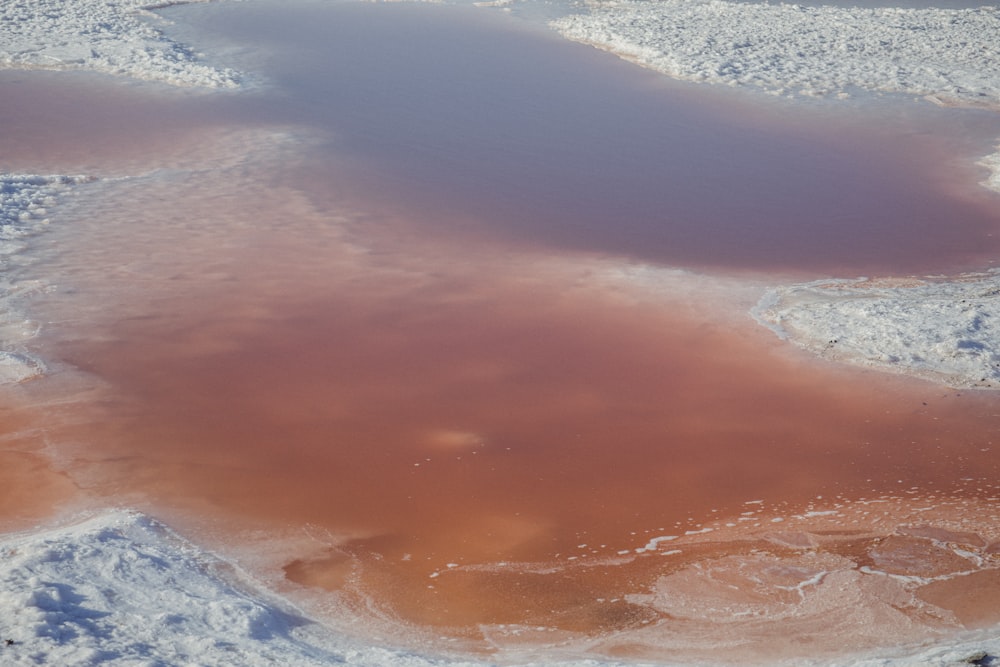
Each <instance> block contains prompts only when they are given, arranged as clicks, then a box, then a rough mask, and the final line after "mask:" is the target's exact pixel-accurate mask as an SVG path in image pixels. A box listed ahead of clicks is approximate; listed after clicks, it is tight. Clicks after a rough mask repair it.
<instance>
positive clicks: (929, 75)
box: [552, 0, 1000, 106]
mask: <svg viewBox="0 0 1000 667" xmlns="http://www.w3.org/2000/svg"><path fill="white" fill-rule="evenodd" d="M552 25H553V26H554V27H555V28H556V29H557V30H558V31H559V32H560V33H562V34H563V35H565V36H566V37H568V38H570V39H574V40H577V41H581V42H586V43H589V44H593V45H595V46H598V47H601V48H604V49H608V50H611V51H614V52H615V53H618V54H620V55H622V56H625V57H627V58H629V59H632V60H635V61H636V62H638V63H641V64H643V65H645V66H648V67H651V68H653V69H655V70H657V71H660V72H663V73H664V74H667V75H669V76H673V77H677V78H681V79H689V80H692V81H704V82H710V83H726V84H740V85H752V86H758V87H761V88H764V89H765V90H769V91H773V92H776V93H798V94H803V95H841V94H846V93H849V92H850V90H851V89H853V88H863V89H867V90H872V91H888V92H897V93H908V94H915V95H933V96H935V97H937V98H939V99H941V100H946V101H948V102H953V103H958V104H975V105H979V104H985V105H991V106H995V105H997V104H1000V80H998V78H997V77H996V74H995V73H996V70H997V66H998V62H1000V42H998V41H997V35H998V34H1000V13H998V12H997V10H996V9H995V8H991V7H981V8H979V9H959V10H948V9H900V8H878V9H866V8H859V7H853V8H838V7H809V6H804V5H798V4H784V3H782V4H765V3H736V2H722V1H719V0H708V1H700V2H699V1H691V0H660V1H658V2H645V1H639V0H625V1H622V2H610V3H597V4H596V5H595V6H594V7H593V8H592V9H591V10H590V11H589V12H588V13H586V14H579V15H572V16H567V17H563V18H561V19H558V20H556V21H554V22H553V23H552Z"/></svg>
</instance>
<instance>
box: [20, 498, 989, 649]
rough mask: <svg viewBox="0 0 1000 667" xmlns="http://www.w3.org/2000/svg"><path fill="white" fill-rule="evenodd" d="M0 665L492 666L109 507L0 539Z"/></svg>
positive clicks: (975, 645) (982, 644)
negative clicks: (347, 610) (306, 604)
mask: <svg viewBox="0 0 1000 667" xmlns="http://www.w3.org/2000/svg"><path fill="white" fill-rule="evenodd" d="M998 649H1000V642H998V641H997V640H995V639H993V640H986V639H983V638H982V637H979V638H976V639H973V638H970V639H969V640H968V641H966V642H962V643H959V644H957V645H953V646H933V645H932V646H926V647H924V648H922V649H919V650H917V651H916V652H914V653H910V654H906V655H897V656H889V657H881V658H871V659H863V660H858V661H855V662H849V663H845V662H842V661H841V662H838V663H829V662H826V661H808V660H807V661H805V662H803V661H799V662H797V663H796V664H798V665H802V664H811V665H817V666H819V665H831V666H832V664H838V665H840V667H876V666H878V667H903V666H904V665H905V666H912V665H922V666H926V667H935V666H937V667H945V666H951V665H960V664H974V663H969V662H967V660H968V659H969V658H970V657H975V656H977V655H984V654H986V652H992V653H990V655H995V653H996V652H997V650H998ZM980 652H983V653H980ZM0 664H4V665H40V664H46V665H62V666H64V667H74V666H84V665H135V666H138V665H143V666H150V667H152V666H159V665H198V666H204V667H210V666H219V667H223V666H225V667H229V666H232V665H242V666H245V667H255V666H256V665H289V666H300V665H302V666H308V665H332V664H348V665H359V666H371V667H375V666H380V667H430V666H432V665H441V666H449V667H486V666H487V665H489V664H493V663H490V662H485V661H469V660H453V659H448V658H434V657H429V656H422V655H418V654H415V653H413V652H406V651H398V650H393V649H389V648H383V647H377V646H363V645H360V644H358V643H356V642H355V641H353V640H349V639H347V638H345V637H340V636H337V635H336V634H335V633H332V632H330V631H328V630H326V629H325V628H324V627H323V626H321V625H318V624H316V623H315V622H313V621H310V620H308V619H306V618H304V617H303V616H302V615H301V614H300V613H299V612H298V611H297V610H296V609H295V608H294V607H292V606H291V605H289V604H288V603H286V602H284V601H281V600H278V599H275V598H273V597H272V596H270V595H269V594H266V593H264V592H262V591H260V590H256V592H255V588H254V584H253V583H252V582H251V581H250V580H248V579H247V578H246V577H245V576H244V575H242V574H240V573H239V572H238V571H235V570H234V569H233V568H232V566H230V565H228V564H227V563H225V562H224V561H221V560H219V559H218V558H216V557H215V556H213V555H211V554H209V553H206V552H204V551H201V550H199V549H197V548H196V547H194V546H193V545H191V544H190V543H188V542H186V541H185V540H183V539H182V538H180V537H179V536H178V535H176V534H175V533H173V532H172V531H171V530H169V529H168V528H166V527H165V526H163V525H162V524H160V523H159V522H157V521H155V520H153V519H151V518H149V517H147V516H145V515H142V514H139V513H136V512H131V511H127V510H117V509H113V510H107V511H104V512H100V513H95V514H90V515H87V516H84V517H80V518H78V519H77V520H76V521H75V522H72V523H69V524H68V525H62V526H58V527H55V528H48V529H45V530H39V531H35V532H32V533H27V534H20V535H13V536H7V537H5V538H4V539H3V540H2V541H0ZM506 664H519V665H540V664H547V665H562V666H563V667H612V666H613V665H625V664H629V665H632V667H638V666H639V665H640V664H650V663H621V662H617V661H601V660H569V661H552V660H546V661H543V662H538V661H536V660H534V659H529V660H525V661H515V662H513V663H506ZM657 664H659V665H661V666H666V665H669V664H671V663H669V662H662V663H657ZM747 664H753V663H750V662H748V663H747ZM981 664H989V663H981ZM688 667H691V666H690V665H689V666H688Z"/></svg>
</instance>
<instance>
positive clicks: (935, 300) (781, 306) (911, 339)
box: [753, 272, 1000, 388]
mask: <svg viewBox="0 0 1000 667" xmlns="http://www.w3.org/2000/svg"><path fill="white" fill-rule="evenodd" d="M753 315H754V316H755V317H756V318H757V320H758V321H759V322H761V323H762V324H764V325H765V326H768V327H770V328H772V329H773V330H774V331H775V333H777V334H778V335H779V336H781V337H782V338H787V339H788V340H790V341H792V342H794V343H795V344H796V345H799V346H800V347H803V348H805V349H807V350H810V351H812V352H815V353H816V354H819V355H821V356H824V357H827V358H829V359H832V360H835V361H841V362H848V363H853V364H861V365H867V366H873V367H877V368H882V369H885V370H890V371H894V372H898V373H907V374H910V375H916V376H919V377H924V378H927V379H930V380H935V381H938V382H942V383H945V384H947V385H950V386H953V387H983V388H1000V272H992V273H987V274H980V275H969V276H963V277H960V278H953V279H950V280H933V279H928V280H907V281H899V280H896V281H881V282H879V281H869V280H865V279H858V280H853V281H852V280H827V281H817V282H811V283H805V284H799V285H791V286H787V287H780V288H776V289H772V290H769V291H768V293H767V294H765V296H764V297H763V298H762V299H761V301H760V303H759V304H758V306H757V307H756V308H755V310H754V312H753Z"/></svg>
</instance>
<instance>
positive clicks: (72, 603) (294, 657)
mask: <svg viewBox="0 0 1000 667" xmlns="http://www.w3.org/2000/svg"><path fill="white" fill-rule="evenodd" d="M0 554H2V556H3V558H2V565H0V581H2V585H0V591H2V592H0V609H2V613H0V639H2V640H3V642H4V643H2V644H0V662H3V663H4V664H29V663H30V664H59V665H92V664H106V663H107V664H136V665H138V664H143V665H145V664H148V665H154V664H198V665H237V664H238V665H248V666H250V665H274V664H284V665H328V664H332V663H338V662H342V661H343V660H344V656H343V654H338V653H334V652H331V651H329V650H327V649H325V648H321V647H319V646H316V645H315V644H313V643H311V642H310V640H309V639H308V638H306V637H304V636H303V635H305V634H307V633H308V632H309V631H310V628H309V627H308V626H309V625H310V624H309V623H308V622H307V621H305V620H304V619H302V618H300V617H298V616H297V615H296V614H295V612H294V610H290V609H281V608H279V607H277V606H275V605H274V604H273V603H268V602H265V601H263V600H262V599H260V598H254V597H252V596H250V595H248V594H247V593H245V592H244V591H243V590H241V589H240V588H239V587H237V586H234V585H233V584H231V583H228V582H227V580H226V578H225V577H223V576H222V575H221V574H220V573H221V572H222V571H224V570H226V567H225V565H224V564H223V563H221V562H220V561H218V560H217V559H214V558H212V557H211V556H209V555H208V554H205V553H203V552H199V551H198V550H197V549H195V548H194V547H192V546H191V545H190V544H188V543H186V542H184V541H183V540H181V539H180V538H178V537H177V536H176V535H174V534H173V533H171V532H170V531H169V530H167V529H166V528H164V527H163V526H162V525H160V524H159V523H157V522H156V521H153V520H151V519H149V518H147V517H145V516H142V515H140V514H137V513H132V512H126V511H110V512H107V513H105V514H102V515H99V516H94V517H91V518H89V519H87V520H85V521H82V522H81V523H77V524H75V525H70V526H67V527H62V528H57V529H52V530H47V531H44V532H37V533H33V534H30V535H22V536H13V537H8V538H7V539H5V540H4V541H3V542H0ZM303 626H306V627H303ZM11 640H12V642H13V643H10V644H7V643H6V642H8V641H11ZM376 657H377V656H371V658H376ZM358 662H359V664H366V663H367V664H377V660H375V659H370V660H361V661H358ZM404 664H407V663H406V662H404Z"/></svg>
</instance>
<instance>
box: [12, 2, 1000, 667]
mask: <svg viewBox="0 0 1000 667" xmlns="http://www.w3.org/2000/svg"><path fill="white" fill-rule="evenodd" d="M148 4H149V2H148V1H146V0H7V1H5V2H2V3H0V26H2V29H0V67H23V68H46V69H91V70H97V71H102V72H107V73H112V74H119V75H127V76H131V77H134V78H141V79H149V80H155V81H160V82H167V83H172V84H178V85H188V86H209V87H232V86H235V85H237V83H238V81H239V76H238V75H237V74H236V73H234V72H232V71H230V70H226V69H224V68H217V67H214V66H212V65H211V64H210V63H208V62H205V61H203V60H201V59H200V57H199V56H198V55H197V54H196V53H194V52H193V51H192V50H191V49H189V48H187V47H184V46H183V45H179V44H176V43H174V42H172V41H170V40H168V39H167V38H165V37H164V35H163V34H162V33H161V32H159V31H158V30H157V26H158V25H162V23H161V21H162V19H161V18H158V17H156V16H155V15H154V14H152V13H150V12H146V11H142V10H141V7H143V6H146V5H148ZM557 25H558V26H559V28H560V30H562V31H563V32H564V34H566V35H567V36H570V37H572V38H574V39H581V40H584V41H589V42H594V43H599V44H601V45H602V46H604V47H605V48H613V49H615V50H619V51H621V52H622V53H623V54H624V55H627V56H629V57H632V58H635V59H637V60H640V61H641V60H643V59H644V58H648V59H649V61H650V62H647V63H645V64H647V65H651V66H657V65H656V64H654V62H653V61H656V62H668V61H669V62H670V63H672V65H676V66H677V67H678V68H679V69H678V72H679V73H674V72H671V73H672V74H673V75H675V76H686V77H687V78H692V79H696V80H703V81H716V80H718V81H719V82H736V83H746V84H750V85H755V86H761V87H764V88H766V89H768V90H773V91H782V92H804V93H807V94H834V95H836V94H840V93H843V92H848V91H850V90H851V89H852V88H854V87H861V88H870V89H872V90H887V91H894V92H906V93H910V94H920V95H934V96H937V97H938V98H940V99H946V100H948V101H953V102H958V103H963V104H984V103H985V104H988V105H995V104H997V103H998V100H1000V92H998V91H1000V77H998V75H997V72H998V71H1000V68H998V67H997V49H998V48H1000V46H998V45H1000V41H998V40H997V39H996V35H997V34H998V32H1000V27H998V25H997V12H996V10H994V9H984V10H963V11H961V12H950V11H945V10H924V11H917V10H842V9H832V8H805V7H799V6H792V5H786V6H782V5H759V4H736V3H726V2H705V3H698V2H691V1H687V2H677V1H672V0H667V1H666V2H661V3H640V2H630V1H625V2H620V3H617V4H615V5H614V6H612V5H604V6H598V7H597V9H595V11H594V13H593V14H592V15H591V16H590V17H586V16H577V17H570V18H567V19H564V20H563V21H561V22H558V23H557ZM678 25H680V26H683V27H684V29H683V30H677V29H675V27H676V26H678ZM633 37H634V39H633ZM668 47H669V48H670V49H673V50H672V51H670V52H669V53H671V54H672V55H670V57H669V58H667V56H666V55H665V54H667V53H668V51H667V48H668ZM824 54H829V55H824ZM665 58H666V60H665ZM658 59H659V60H658ZM685 68H686V69H685ZM684 72H689V74H684ZM991 159H992V160H993V162H992V163H990V164H993V165H994V167H993V168H994V175H993V177H992V180H991V181H990V182H991V183H992V184H993V185H992V187H994V189H1000V186H998V183H997V178H998V177H997V173H998V171H997V169H996V167H995V164H996V161H997V158H996V156H993V158H987V159H986V160H987V163H989V160H991ZM83 180H85V179H80V178H77V177H61V176H57V177H52V176H17V175H7V176H3V177H2V178H0V244H2V246H0V247H2V248H3V250H2V251H0V261H2V262H3V266H4V267H7V266H8V265H9V263H10V262H11V261H13V260H14V259H15V258H16V257H17V252H18V251H19V250H20V249H21V246H22V244H23V243H24V241H25V239H26V238H27V237H28V236H30V234H32V233H35V232H37V231H40V230H41V229H43V227H44V223H45V219H46V214H47V209H48V208H49V207H51V206H54V205H58V201H59V198H60V196H62V195H63V194H64V193H65V192H66V190H67V189H68V188H70V187H71V186H73V185H74V184H77V183H80V182H82V181H83ZM5 280H6V279H5ZM31 288H32V286H31V285H26V284H16V285H14V284H9V285H8V284H6V282H5V283H4V284H3V290H4V292H3V294H2V295H0V300H2V301H3V303H2V304H0V310H3V311H4V312H6V313H7V319H6V320H4V321H3V322H0V349H2V350H4V352H2V353H0V381H3V380H4V379H6V381H19V380H24V379H27V378H29V377H32V376H33V375H34V374H35V373H37V372H38V371H39V370H40V368H41V366H40V365H39V364H40V363H41V362H40V361H39V360H36V359H34V358H33V357H31V356H30V354H28V353H27V352H26V351H25V350H24V349H23V344H24V342H25V341H27V340H28V339H30V336H31V335H32V333H33V327H34V325H33V324H32V323H31V322H30V321H26V320H25V319H24V318H23V317H21V316H20V315H19V314H18V311H17V309H16V308H13V309H11V308H9V305H10V302H11V300H12V299H15V298H16V296H17V293H18V292H20V291H22V290H25V289H31ZM998 295H1000V278H998V276H997V275H995V274H991V275H985V276H979V277H976V278H970V279H968V280H964V281H957V282H956V281H952V282H917V283H913V284H906V285H901V284H895V285H892V284H870V283H867V284H858V283H851V282H836V281H834V282H827V283H825V284H809V285H800V286H791V287H785V288H780V289H776V290H774V291H773V292H772V293H770V294H769V295H768V296H767V297H766V301H765V302H763V303H762V306H761V308H760V309H759V313H758V315H759V316H760V317H761V318H762V319H763V320H765V321H767V322H768V323H769V324H771V325H772V326H774V327H776V329H777V330H779V331H781V332H784V333H786V334H791V335H792V336H793V337H794V339H795V340H797V341H799V342H800V344H802V345H804V346H806V347H809V348H810V349H814V350H816V351H817V352H819V353H822V354H828V355H836V358H838V359H843V360H852V361H859V360H860V361H862V362H864V363H871V364H879V365H883V366H886V367H888V368H893V369H896V370H901V371H904V372H911V373H917V374H921V375H927V376H933V377H935V378H938V379H941V380H943V381H946V382H951V383H954V384H963V385H966V384H969V385H975V384H982V383H985V382H988V381H993V382H997V381H1000V375H998V371H997V366H996V364H997V363H1000V359H998V358H997V355H998V349H997V346H998V344H1000V336H998V335H997V329H996V326H997V325H995V324H994V320H995V319H996V316H997V314H998V313H997V309H998V307H1000V303H998V299H1000V297H998ZM833 341H836V342H833ZM238 579H240V578H239V577H238V576H237V575H236V574H234V573H233V572H232V570H231V569H229V568H228V566H226V565H225V564H224V563H222V562H220V561H219V560H218V559H216V558H214V557H213V556H211V555H210V554H207V553H204V552H202V551H199V550H198V549H196V548H195V547H193V546H192V545H190V544H189V543H187V542H185V541H184V540H182V539H180V538H179V537H178V536H176V535H175V534H173V533H172V532H171V531H169V530H168V529H166V528H164V527H163V526H162V525H160V524H158V523H157V522H156V521H153V520H151V519H149V518H147V517H144V516H142V515H139V514H135V513H132V512H127V511H119V510H112V511H109V512H106V513H103V514H97V515H93V516H91V517H89V518H87V519H86V520H84V521H82V522H79V523H75V524H72V525H68V526H62V527H57V528H52V529H46V530H40V531H36V532H34V533H31V534H23V535H15V536H8V537H6V538H5V539H4V540H3V541H2V542H0V582H2V583H0V664H12V665H16V664H60V665H95V664H119V665H177V664H199V665H234V664H241V665H249V666H253V665H258V664H260V665H263V664H287V665H314V664H339V663H344V664H355V665H388V666H392V665H403V666H409V665H445V664H447V665H471V664H486V663H472V662H451V661H448V660H445V659H436V658H428V657H424V656H419V655H415V654H413V653H406V652H398V651H393V650H390V649H386V648H381V647H375V646H358V645H356V644H354V643H352V642H351V641H349V640H347V639H346V638H343V637H339V636H337V635H335V634H333V633H330V632H325V631H324V630H323V628H322V627H320V626H319V625H317V624H314V623H311V622H308V621H304V620H303V619H302V618H301V616H300V615H298V612H297V611H296V610H295V609H294V608H292V607H290V606H288V605H286V604H285V603H284V602H280V601H277V600H274V599H273V598H271V597H270V596H268V595H267V594H265V593H263V592H261V591H256V592H251V591H252V585H251V584H250V583H249V582H247V581H245V580H242V579H240V581H242V583H236V581H237V580H238ZM6 640H10V643H8V642H7V641H6ZM981 649H987V650H991V651H994V654H995V652H996V651H998V650H1000V645H998V644H997V642H996V641H993V642H992V643H990V642H987V643H980V642H969V643H967V644H956V645H952V646H948V647H935V646H929V647H925V648H923V649H921V650H919V651H917V652H915V653H913V654H910V655H899V656H894V657H889V658H882V659H872V660H864V661H858V662H856V663H854V664H855V666H856V667H874V666H875V665H880V666H883V667H895V666H902V665H914V664H921V665H940V666H944V665H954V664H963V663H964V664H972V663H969V662H968V660H969V659H970V657H971V656H974V655H976V651H978V650H981ZM522 664H530V663H522ZM565 664H576V665H590V666H597V665H610V664H618V663H610V662H600V661H582V662H575V663H565ZM814 664H819V663H814ZM982 664H988V663H982Z"/></svg>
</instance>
